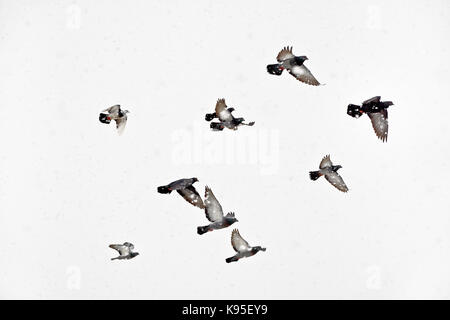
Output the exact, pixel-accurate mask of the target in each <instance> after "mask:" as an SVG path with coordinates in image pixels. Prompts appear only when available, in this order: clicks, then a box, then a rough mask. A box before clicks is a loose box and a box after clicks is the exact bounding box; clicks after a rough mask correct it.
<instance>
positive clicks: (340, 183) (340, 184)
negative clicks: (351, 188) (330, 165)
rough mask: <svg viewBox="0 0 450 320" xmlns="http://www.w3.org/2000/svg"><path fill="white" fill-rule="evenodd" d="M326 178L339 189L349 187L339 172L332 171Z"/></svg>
mask: <svg viewBox="0 0 450 320" xmlns="http://www.w3.org/2000/svg"><path fill="white" fill-rule="evenodd" d="M325 179H327V180H328V182H329V183H331V184H332V185H333V186H335V187H336V188H337V189H338V190H340V191H342V192H347V191H348V188H347V186H346V185H345V182H344V180H343V179H342V177H341V176H340V175H339V173H337V172H334V171H330V172H329V173H327V174H325Z"/></svg>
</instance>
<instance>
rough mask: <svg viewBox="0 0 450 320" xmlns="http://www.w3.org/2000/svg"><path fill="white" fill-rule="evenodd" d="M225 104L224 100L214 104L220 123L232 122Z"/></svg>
mask: <svg viewBox="0 0 450 320" xmlns="http://www.w3.org/2000/svg"><path fill="white" fill-rule="evenodd" d="M227 109H228V107H227V104H226V103H225V99H219V100H217V103H216V115H217V117H218V118H219V119H220V121H231V120H233V116H232V115H231V112H230V111H229V110H227Z"/></svg>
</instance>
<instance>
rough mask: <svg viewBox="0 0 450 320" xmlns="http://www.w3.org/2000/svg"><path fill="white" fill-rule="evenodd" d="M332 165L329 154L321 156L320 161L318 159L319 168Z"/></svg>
mask: <svg viewBox="0 0 450 320" xmlns="http://www.w3.org/2000/svg"><path fill="white" fill-rule="evenodd" d="M332 166H333V162H331V159H330V155H326V156H325V157H323V158H322V161H320V165H319V168H320V169H325V168H331V167H332Z"/></svg>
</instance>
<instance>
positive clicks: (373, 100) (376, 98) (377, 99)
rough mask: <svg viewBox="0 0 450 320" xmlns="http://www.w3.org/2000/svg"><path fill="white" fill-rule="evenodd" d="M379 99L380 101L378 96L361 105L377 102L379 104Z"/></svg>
mask: <svg viewBox="0 0 450 320" xmlns="http://www.w3.org/2000/svg"><path fill="white" fill-rule="evenodd" d="M380 99H381V97H380V96H375V97H373V98H370V99H367V100H366V101H364V102H363V103H362V104H369V103H377V102H380Z"/></svg>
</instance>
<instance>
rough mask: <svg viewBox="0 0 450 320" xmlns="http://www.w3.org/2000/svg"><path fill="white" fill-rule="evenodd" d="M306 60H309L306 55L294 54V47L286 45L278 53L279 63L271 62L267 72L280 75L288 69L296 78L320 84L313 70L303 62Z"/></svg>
mask: <svg viewBox="0 0 450 320" xmlns="http://www.w3.org/2000/svg"><path fill="white" fill-rule="evenodd" d="M306 60H308V57H306V56H294V54H293V53H292V47H290V48H289V47H284V48H283V49H282V50H281V51H280V52H279V53H278V55H277V61H278V62H279V63H276V64H269V65H268V66H267V72H268V73H270V74H273V75H277V76H280V75H281V74H282V73H283V70H284V69H286V70H287V71H289V73H290V74H291V75H292V76H294V78H296V79H297V80H299V81H301V82H304V83H306V84H309V85H312V86H318V85H320V83H319V81H317V79H316V78H314V76H313V75H312V73H311V71H309V69H308V68H307V67H306V66H305V65H304V64H303V63H304V62H305V61H306Z"/></svg>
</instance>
